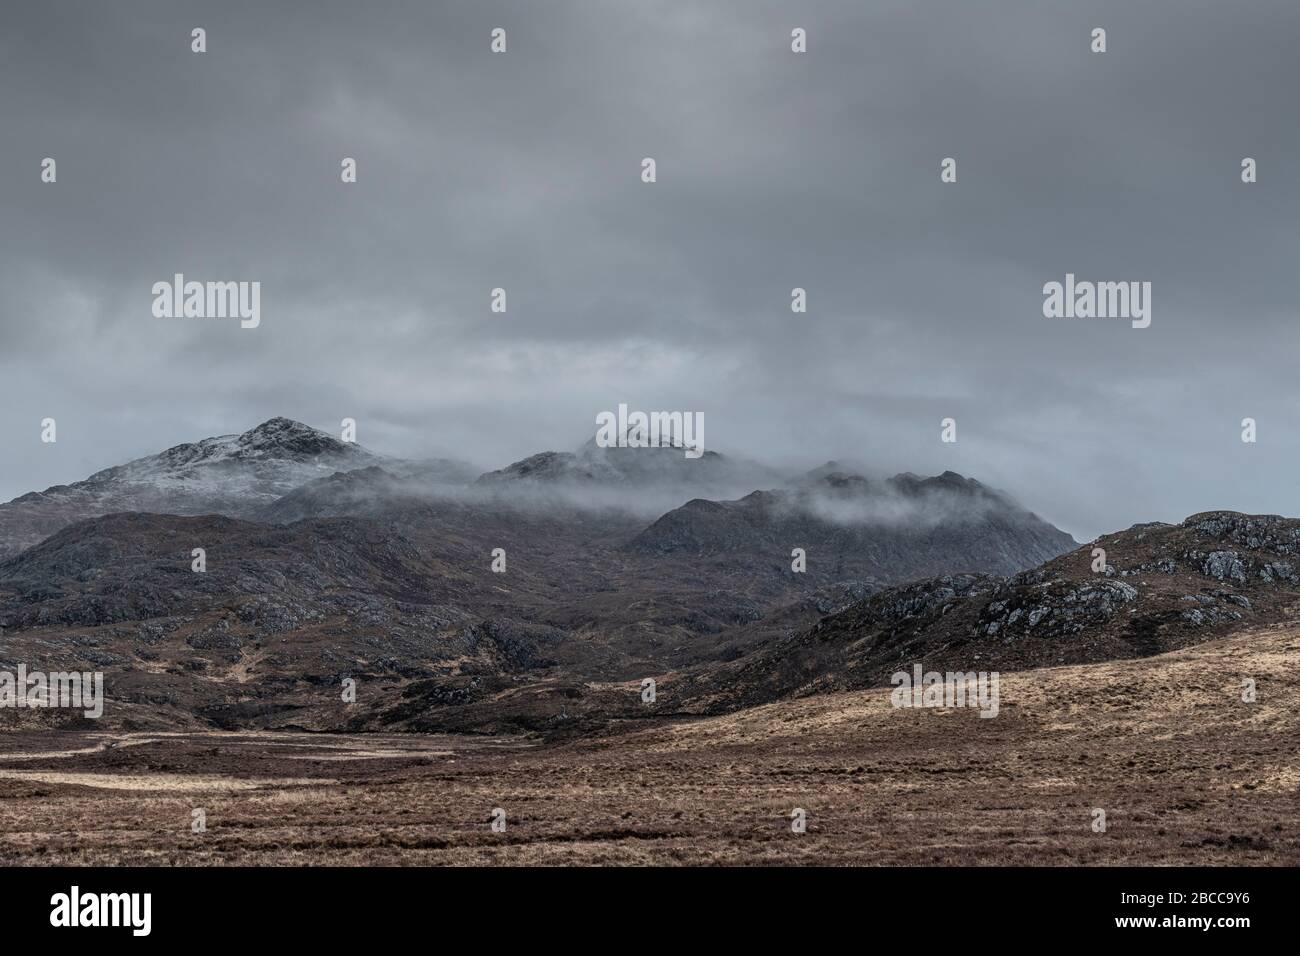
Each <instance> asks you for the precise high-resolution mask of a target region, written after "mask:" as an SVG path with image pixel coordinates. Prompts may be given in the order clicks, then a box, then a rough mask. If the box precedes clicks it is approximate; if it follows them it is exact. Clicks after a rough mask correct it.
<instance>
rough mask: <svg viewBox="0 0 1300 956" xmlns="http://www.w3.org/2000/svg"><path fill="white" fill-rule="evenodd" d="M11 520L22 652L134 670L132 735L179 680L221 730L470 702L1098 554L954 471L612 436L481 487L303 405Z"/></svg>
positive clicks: (46, 496)
mask: <svg viewBox="0 0 1300 956" xmlns="http://www.w3.org/2000/svg"><path fill="white" fill-rule="evenodd" d="M756 486H757V487H756ZM763 486H766V489H767V490H762V488H763ZM735 489H744V490H743V491H741V492H740V493H739V494H740V497H725V496H726V495H728V494H733V495H734V494H736V491H735ZM701 493H709V494H715V495H717V496H718V497H716V498H703V497H698V495H700V494H701ZM0 532H3V534H4V535H5V537H4V540H3V544H4V547H5V548H6V549H7V553H8V554H9V555H10V557H9V558H8V560H4V561H0V629H3V632H4V633H5V635H6V644H5V650H4V653H3V654H0V657H4V658H5V659H6V660H9V659H11V658H10V657H9V656H8V655H10V654H12V653H14V650H13V649H14V648H15V647H17V646H19V645H21V646H28V645H27V641H29V640H34V641H36V642H38V644H39V646H43V647H47V648H54V649H57V650H56V651H55V654H56V656H57V657H58V658H59V659H60V660H66V661H72V660H82V661H89V662H90V663H93V664H96V666H102V667H106V668H108V669H110V670H111V671H113V672H114V673H115V674H116V675H117V678H116V680H115V686H117V687H118V688H119V690H120V692H122V693H124V694H125V695H126V698H127V699H134V700H136V701H137V703H139V704H140V706H136V707H127V711H128V713H130V714H133V715H134V716H133V717H132V718H131V719H133V720H135V719H140V720H143V719H145V718H144V716H143V715H144V714H146V713H148V712H149V709H148V708H147V707H144V706H143V701H144V700H146V699H152V698H153V697H154V696H156V695H158V694H159V693H165V695H166V696H167V698H168V699H171V700H175V701H180V702H182V703H181V704H180V705H179V709H178V710H172V711H168V714H169V716H166V717H165V718H160V717H158V716H157V715H156V714H155V716H154V717H153V718H150V719H161V720H163V721H164V723H165V722H166V721H170V720H182V721H188V720H198V721H200V722H202V721H215V722H217V723H218V724H221V725H223V726H225V725H243V724H244V723H246V722H248V721H254V722H258V721H263V722H265V721H268V720H272V718H273V717H274V719H275V720H288V721H294V722H298V723H299V724H300V725H303V726H323V725H327V724H330V723H331V721H332V720H333V718H328V717H327V716H322V715H320V714H317V713H316V712H315V710H314V709H313V707H312V705H310V703H309V702H310V699H311V697H312V695H313V694H314V693H315V691H314V688H318V687H321V686H326V685H329V684H330V683H331V682H336V681H337V680H339V679H341V676H344V675H349V674H354V675H355V674H369V675H371V676H372V677H374V678H375V679H377V680H380V679H382V680H398V681H405V680H417V679H418V680H422V681H427V682H431V683H430V684H429V685H428V686H427V687H426V688H425V689H424V690H422V691H421V692H420V694H419V695H417V697H416V698H414V699H415V700H417V701H422V702H423V701H427V700H428V699H429V698H428V695H433V697H434V698H436V699H446V700H459V701H462V702H468V701H473V700H487V699H489V698H490V697H492V696H493V695H495V694H497V693H500V692H504V691H505V690H506V689H508V688H510V687H513V686H515V685H516V684H517V682H519V681H521V680H523V681H526V682H531V681H533V680H544V681H548V682H550V681H554V680H557V679H558V680H561V681H563V682H573V681H577V682H583V681H592V680H597V681H608V680H628V679H632V678H634V677H636V676H637V675H640V674H645V673H659V672H661V671H663V670H665V669H674V668H685V667H692V666H700V665H703V664H704V663H706V662H709V661H719V660H727V659H731V658H734V657H735V656H737V655H742V656H743V655H745V654H747V653H748V652H749V650H750V649H751V648H754V647H758V646H762V645H764V644H766V643H767V642H770V641H772V640H776V639H779V638H781V637H782V636H784V635H788V634H789V633H791V632H792V631H796V630H800V629H803V628H806V627H808V626H810V625H811V624H812V623H814V622H815V621H817V620H818V619H819V618H820V617H822V616H823V615H825V614H828V613H833V612H835V611H837V610H841V609H843V608H845V607H847V606H848V605H850V604H851V603H852V602H855V601H859V600H862V599H864V598H866V597H868V596H870V595H872V594H875V593H877V592H879V591H880V590H881V589H883V588H886V587H889V586H891V585H898V584H902V583H904V582H907V581H911V580H914V579H916V578H919V577H925V576H928V575H932V574H944V573H948V574H951V573H958V572H977V573H1010V572H1012V571H1015V570H1019V569H1022V568H1025V567H1029V566H1032V565H1033V564H1036V563H1038V562H1040V561H1042V560H1045V559H1047V558H1050V557H1053V556H1055V555H1057V554H1060V553H1061V552H1062V551H1065V550H1068V549H1069V548H1071V547H1073V545H1074V542H1073V541H1072V539H1070V537H1069V536H1068V535H1066V534H1064V533H1063V532H1061V531H1059V530H1057V529H1055V528H1052V527H1051V526H1050V525H1048V524H1047V523H1046V522H1043V521H1042V520H1041V519H1039V518H1038V517H1037V516H1035V515H1032V514H1030V513H1029V512H1028V511H1025V510H1024V509H1023V508H1020V507H1019V506H1018V505H1017V504H1016V503H1015V502H1014V501H1013V500H1012V499H1010V498H1009V497H1008V496H1006V495H1005V494H1003V493H1001V492H997V491H994V490H992V489H989V488H986V487H985V486H983V485H982V484H980V483H979V482H977V481H974V480H971V479H967V478H963V477H962V476H960V475H957V474H955V473H951V472H949V473H945V474H943V475H939V476H936V477H934V478H919V477H917V476H915V475H898V476H895V477H893V478H889V479H870V478H866V477H864V476H862V475H857V474H852V473H848V472H846V471H843V470H840V469H839V468H838V467H829V466H824V467H822V468H820V469H815V470H814V471H812V472H809V473H807V474H803V475H797V476H794V477H793V478H791V479H786V478H784V477H783V476H782V475H780V474H779V473H778V472H776V471H774V470H772V469H770V468H767V467H766V466H764V465H762V464H756V463H753V462H748V461H743V460H739V459H733V458H731V457H729V456H727V455H723V454H719V453H717V452H711V451H710V452H706V453H704V454H703V455H701V456H699V457H696V458H692V457H687V456H686V455H684V454H683V449H682V448H680V447H662V448H634V447H611V448H603V447H599V446H597V445H596V444H595V443H594V442H589V443H587V444H586V445H585V446H583V447H582V448H579V449H577V450H576V451H574V452H545V453H541V454H539V455H535V456H532V457H530V458H527V459H524V460H523V461H520V462H516V463H514V464H512V465H510V466H508V467H506V468H504V469H501V470H499V471H495V472H489V473H487V474H483V475H477V474H475V471H474V469H472V468H470V467H469V466H467V465H464V464H462V463H458V462H454V461H445V460H439V461H430V462H415V461H402V460H398V459H391V458H385V457H383V456H381V455H378V454H376V453H374V452H372V451H369V450H367V449H364V448H361V447H358V446H356V445H354V444H351V443H347V442H342V441H339V440H338V439H335V438H334V437H332V436H330V435H327V434H325V433H323V432H320V431H318V430H316V429H313V428H310V427H308V426H306V425H302V424H300V423H296V422H292V421H289V420H287V419H282V418H276V419H272V420H270V421H268V422H265V423H263V424H262V425H259V426H257V427H256V428H253V429H251V430H249V431H247V432H243V433H241V434H238V435H230V436H222V437H219V438H210V439H203V440H200V441H197V442H194V443H189V444H184V445H179V446H176V447H174V448H171V449H167V450H166V451H164V452H161V453H159V454H157V455H153V456H148V457H145V458H141V459H138V460H135V461H132V462H128V463H127V464H125V465H122V466H119V467H115V468H110V469H107V470H105V471H103V472H100V473H97V474H95V475H92V476H91V477H90V478H88V479H86V480H85V481H83V482H78V483H77V484H75V485H71V486H59V487H56V488H53V489H48V490H47V491H46V492H43V493H40V494H33V495H25V496H23V497H21V498H19V499H17V500H15V501H13V502H10V503H8V504H6V505H4V506H0ZM47 535H48V536H47ZM42 539H44V540H42ZM794 548H802V549H804V550H805V551H806V566H801V567H799V568H797V569H796V568H795V567H793V566H792V563H791V553H792V549H794ZM194 549H202V551H203V553H204V555H205V561H206V564H205V567H204V569H203V570H202V572H201V573H196V571H195V570H194V568H192V566H191V555H192V553H193V551H194ZM497 555H499V556H500V567H497V558H496V557H494V556H497ZM12 659H14V660H16V659H17V658H12ZM0 663H2V661H0ZM252 678H256V679H257V683H256V686H253V685H252V684H250V683H249V681H250V680H251V679H252ZM163 688H166V690H165V691H164V690H163ZM537 692H538V693H543V692H542V690H540V689H539V690H538V691H537ZM547 693H549V691H548V692H547ZM419 706H421V707H423V706H425V705H424V704H423V703H421V704H420V705H419ZM304 707H306V708H307V710H306V711H304V709H303V708H304ZM524 710H525V711H527V710H528V708H527V707H525V708H524ZM308 712H310V715H309V713H308ZM277 714H281V715H284V716H282V717H275V716H274V715H277Z"/></svg>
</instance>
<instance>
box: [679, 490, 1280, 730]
mask: <svg viewBox="0 0 1300 956" xmlns="http://www.w3.org/2000/svg"><path fill="white" fill-rule="evenodd" d="M1094 549H1101V550H1103V551H1104V552H1105V562H1106V563H1105V568H1104V570H1100V571H1094V570H1093V565H1094V564H1097V566H1098V567H1100V566H1101V565H1100V562H1101V557H1102V556H1101V555H1100V554H1097V555H1096V557H1094ZM1298 575H1300V520H1296V519H1291V518H1280V517H1277V516H1271V515H1266V516H1252V515H1243V514H1238V513H1236V512H1225V511H1220V512H1208V513H1205V514H1198V515H1193V516H1192V517H1190V518H1188V519H1187V520H1186V521H1184V522H1183V523H1182V524H1179V525H1166V524H1143V525H1135V526H1134V527H1132V528H1130V529H1128V530H1127V531H1122V532H1118V533H1116V534H1112V535H1107V536H1105V537H1102V538H1099V539H1098V540H1097V541H1096V542H1094V543H1093V544H1091V545H1085V546H1084V547H1082V548H1079V549H1077V550H1075V551H1073V552H1071V553H1069V554H1066V555H1062V556H1060V557H1058V558H1056V559H1054V560H1052V561H1049V562H1047V563H1046V564H1044V565H1043V566H1042V567H1039V568H1036V569H1033V570H1030V571H1024V572H1021V573H1019V574H1016V575H1012V576H1010V577H998V576H992V575H983V574H964V575H944V576H940V577H936V578H932V579H929V580H925V581H920V582H917V583H914V584H910V585H907V586H904V587H898V588H889V589H886V590H883V591H881V592H879V593H877V594H875V595H873V596H872V597H870V598H867V599H866V600H864V601H861V602H859V603H857V604H854V605H852V606H850V607H848V608H846V609H844V610H842V611H840V612H838V613H836V614H833V615H830V616H828V617H826V618H825V619H823V620H822V621H820V622H818V623H817V624H816V625H814V626H813V627H810V628H808V629H806V630H804V631H802V632H800V633H797V634H791V635H789V636H788V637H785V638H783V639H781V640H778V641H776V642H774V643H772V644H771V645H770V646H767V647H763V648H759V649H756V650H755V651H754V652H753V653H752V654H750V655H748V656H747V657H745V658H744V659H743V660H740V661H737V662H735V663H732V664H726V665H722V666H721V667H718V668H701V669H699V670H697V671H694V672H691V673H689V674H687V675H684V676H683V677H682V679H681V680H680V681H679V682H676V683H674V684H673V685H672V687H671V690H669V691H668V695H669V699H670V700H673V701H675V702H676V703H677V704H678V705H679V706H681V707H683V708H684V709H691V710H693V709H699V710H702V711H710V712H711V711H719V710H730V709H734V708H737V707H744V706H751V705H753V704H758V703H765V702H768V701H771V700H776V699H780V698H784V697H791V696H803V695H807V694H814V693H822V692H826V691H832V690H846V689H853V688H861V687H875V686H882V685H884V684H887V683H888V681H889V678H890V675H891V674H892V673H894V672H896V671H898V670H900V669H902V670H905V669H908V668H910V667H911V666H912V665H913V664H915V663H921V664H924V665H925V667H926V668H927V669H935V670H961V671H970V670H998V671H1014V670H1024V669H1027V668H1032V667H1044V666H1053V665H1058V664H1079V663H1094V662H1098V661H1108V660H1117V659H1123V658H1129V657H1143V656H1148V655H1151V654H1157V653H1163V652H1165V651H1169V650H1174V649H1177V648H1181V647H1186V646H1189V645H1192V644H1198V643H1201V642H1203V641H1206V640H1208V639H1210V638H1213V637H1217V636H1220V635H1223V634H1226V633H1229V632H1231V631H1234V630H1237V629H1239V628H1241V627H1245V626H1249V625H1256V624H1261V625H1262V624H1269V625H1271V624H1277V623H1290V622H1294V621H1296V620H1300V576H1298Z"/></svg>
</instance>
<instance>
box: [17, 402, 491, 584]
mask: <svg viewBox="0 0 1300 956" xmlns="http://www.w3.org/2000/svg"><path fill="white" fill-rule="evenodd" d="M379 464H384V465H386V466H387V467H389V468H392V469H396V470H398V471H400V472H402V473H406V474H419V473H420V470H421V469H424V471H425V474H426V475H427V474H428V473H430V472H432V473H435V474H437V475H441V476H442V477H443V479H444V480H448V481H451V480H459V481H467V480H468V478H469V476H470V475H471V471H470V469H469V466H467V465H464V466H462V465H459V464H457V463H455V462H441V463H411V462H400V461H396V460H393V459H385V458H383V457H381V456H379V455H376V454H374V453H372V452H370V451H367V450H366V449H364V448H362V447H361V446H360V445H357V444H354V443H350V442H343V441H340V440H339V439H337V438H334V437H333V436H332V435H328V434H326V433H325V432H322V431H319V430H317V429H315V428H311V427H310V426H307V425H304V424H302V423H301V422H295V421H291V420H290V419H287V418H272V419H270V420H269V421H266V422H263V423H262V424H261V425H258V426H257V427H256V428H252V429H250V430H248V431H246V432H243V433H242V434H239V435H222V436H220V437H216V438H205V439H203V440H201V441H197V442H189V443H186V444H183V445H176V446H174V447H172V448H168V449H167V450H166V451H163V452H160V453H159V454H156V455H150V456H147V457H145V458H137V459H135V460H134V461H130V462H127V463H126V464H124V465H116V466H114V467H112V468H106V469H104V470H103V471H99V472H96V473H95V474H93V475H91V476H90V477H89V478H87V479H85V480H84V481H78V482H76V483H74V484H71V485H55V486H54V487H52V488H47V489H45V490H44V491H41V492H31V493H29V494H26V495H23V496H21V497H19V498H15V499H14V500H13V501H10V502H8V503H6V504H3V505H0V559H2V558H4V557H8V556H12V555H14V554H17V553H19V552H20V551H22V550H23V549H24V548H28V547H31V546H32V545H34V544H36V543H37V542H39V541H41V540H43V539H44V538H46V537H48V536H49V535H51V534H53V533H54V532H55V531H58V530H59V529H60V528H62V527H65V526H66V525H68V524H70V523H72V522H74V521H78V520H81V519H83V518H89V517H95V516H98V515H104V514H111V513H113V512H122V511H135V512H152V513H160V514H178V515H198V514H224V515H228V516H246V515H251V514H254V513H256V511H257V509H259V508H262V507H265V506H267V505H269V504H271V503H272V502H274V501H276V500H278V499H279V498H281V497H282V496H284V495H285V494H287V493H289V492H290V491H292V490H294V489H295V488H298V487H300V486H301V485H303V484H305V483H307V482H309V481H312V480H313V479H316V478H320V477H322V476H327V475H331V474H333V473H335V472H339V471H350V470H352V469H356V468H366V467H373V466H377V465H379Z"/></svg>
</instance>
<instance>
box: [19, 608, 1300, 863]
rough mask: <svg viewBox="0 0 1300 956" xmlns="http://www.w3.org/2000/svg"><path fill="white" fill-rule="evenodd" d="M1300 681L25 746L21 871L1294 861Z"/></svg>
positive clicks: (1210, 678)
mask: <svg viewBox="0 0 1300 956" xmlns="http://www.w3.org/2000/svg"><path fill="white" fill-rule="evenodd" d="M1297 665H1300V634H1298V633H1297V631H1296V630H1295V629H1288V628H1275V629H1266V630H1257V631H1252V632H1246V633H1242V634H1238V635H1235V636H1233V637H1230V638H1226V639H1221V640H1218V641H1214V642H1212V643H1209V644H1205V645H1201V646H1198V647H1195V648H1190V649H1187V650H1183V651H1179V652H1176V653H1173V654H1167V655H1163V656H1161V657H1155V658H1147V659H1143V660H1136V661H1120V662H1114V663H1107V664H1097V665H1087V666H1076V667H1060V668H1053V669H1047V670H1038V671H1028V672H1023V673H1017V674H1007V675H1003V677H1002V682H1001V713H1000V715H999V716H998V717H997V718H995V719H991V720H984V719H980V718H979V717H978V716H977V714H976V713H975V712H974V711H969V710H962V711H952V712H949V711H936V710H899V709H895V708H893V707H892V706H890V703H889V699H888V690H887V689H886V690H875V691H865V692H856V693H850V694H840V695H833V696H824V697H817V698H810V699H806V700H799V701H793V702H785V703H780V704H773V705H769V706H765V707H759V708H754V709H752V710H747V711H742V712H739V713H735V714H731V715H727V716H724V717H717V718H710V719H707V720H699V721H694V722H689V723H677V724H664V725H659V726H655V727H652V728H650V729H646V730H642V731H639V732H636V733H629V734H624V735H621V736H614V737H609V738H604V739H600V740H593V741H586V742H582V743H578V744H571V745H567V746H562V747H547V748H542V747H535V746H530V745H529V744H528V743H527V742H525V741H512V740H487V739H482V738H447V737H436V738H435V737H416V736H405V737H404V736H384V737H373V736H364V737H346V736H327V735H294V734H148V735H123V736H120V737H119V736H112V735H85V734H62V735H60V734H49V733H44V734H31V733H21V734H14V735H9V736H7V737H5V738H3V743H5V744H7V745H8V746H6V747H4V748H3V750H4V752H3V754H0V862H4V863H6V864H32V863H115V864H125V863H190V864H250V863H267V864H283V865H299V864H324V863H334V864H379V863H383V864H399V863H400V864H529V863H544V864H674V863H680V864H712V863H758V864H765V863H785V864H814V863H831V864H919V865H928V864H958V865H965V864H991V863H1029V864H1040V865H1043V864H1047V865H1052V864H1059V865H1080V864H1085V865H1094V864H1113V863H1154V864H1167V865H1187V864H1194V863H1201V864H1227V863H1241V864H1290V865H1295V864H1297V863H1300V823H1298V821H1300V812H1298V811H1300V757H1298V756H1297V755H1298V754H1300V688H1297V686H1296V682H1295V680H1294V678H1293V675H1294V673H1295V670H1296V667H1297ZM1243 677H1251V678H1254V679H1255V681H1256V682H1257V685H1258V692H1259V699H1258V701H1257V702H1256V703H1253V704H1246V703H1243V702H1242V700H1241V680H1242V678H1243ZM110 744H112V745H113V746H110ZM195 807H202V808H203V809H204V810H205V812H206V814H207V822H208V830H207V832H206V833H201V834H194V833H192V832H190V822H191V815H190V813H191V810H192V809H194V808H195ZM494 807H502V808H504V809H505V810H506V812H507V816H508V827H507V830H506V832H505V833H494V832H492V830H491V828H490V826H489V820H490V816H491V812H492V809H493V808H494ZM794 807H801V808H804V809H805V810H807V812H808V832H807V833H805V834H801V835H800V834H794V833H792V832H791V831H790V827H789V817H790V811H791V810H792V809H793V808H794ZM1095 807H1100V808H1104V809H1105V810H1106V813H1107V819H1108V823H1109V826H1108V829H1107V832H1105V833H1094V832H1093V831H1092V829H1091V823H1092V809H1093V808H1095Z"/></svg>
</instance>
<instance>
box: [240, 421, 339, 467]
mask: <svg viewBox="0 0 1300 956" xmlns="http://www.w3.org/2000/svg"><path fill="white" fill-rule="evenodd" d="M235 446H236V448H237V449H238V451H236V454H240V453H243V454H253V455H258V456H262V455H265V456H268V457H279V456H280V455H290V456H299V455H319V454H322V453H342V452H346V451H347V450H348V449H349V443H347V442H343V441H340V440H339V439H337V438H335V437H334V436H332V435H328V434H326V433H325V432H323V431H321V430H320V429H317V428H312V427H311V426H310V425H304V424H303V423H302V422H296V421H294V420H293V419H291V418H284V417H282V416H276V417H275V418H269V419H267V420H266V421H264V422H262V424H260V425H258V426H257V427H256V428H250V429H249V430H248V431H246V432H244V433H243V434H242V435H239V436H238V437H237V438H236V439H235Z"/></svg>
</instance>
